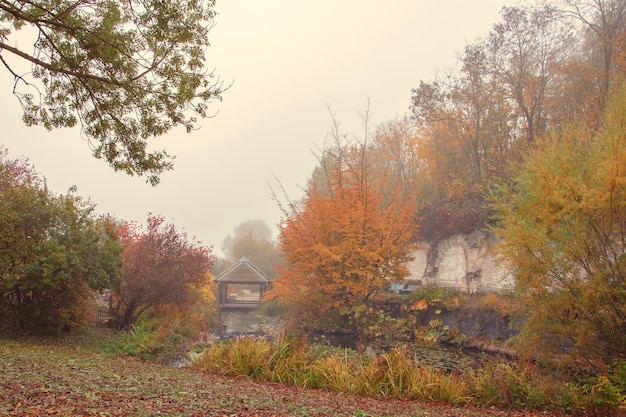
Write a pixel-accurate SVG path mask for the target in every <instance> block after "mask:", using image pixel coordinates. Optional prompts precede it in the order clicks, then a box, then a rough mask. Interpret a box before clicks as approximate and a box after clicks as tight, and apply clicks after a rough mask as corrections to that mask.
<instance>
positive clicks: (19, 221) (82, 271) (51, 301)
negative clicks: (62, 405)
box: [0, 149, 121, 332]
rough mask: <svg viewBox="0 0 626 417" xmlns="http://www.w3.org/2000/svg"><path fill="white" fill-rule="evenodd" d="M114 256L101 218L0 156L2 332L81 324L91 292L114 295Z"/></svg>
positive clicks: (109, 233)
mask: <svg viewBox="0 0 626 417" xmlns="http://www.w3.org/2000/svg"><path fill="white" fill-rule="evenodd" d="M120 251H121V248H120V247H119V245H118V244H117V241H116V236H115V235H114V233H113V229H112V227H111V222H110V220H109V219H108V218H104V217H101V218H96V217H95V216H94V215H93V205H92V204H90V203H89V202H85V201H83V200H81V199H80V198H79V197H76V196H74V195H72V194H67V195H60V196H55V195H53V194H52V193H51V192H50V191H49V190H48V189H47V188H46V187H45V181H44V179H43V178H42V177H40V176H39V175H37V174H36V173H35V171H34V170H33V168H32V167H31V166H30V165H28V164H27V163H26V162H24V161H19V160H9V159H7V158H6V151H4V150H2V149H0V313H1V314H2V315H3V317H6V318H7V319H8V320H6V322H5V323H3V325H7V324H8V325H9V326H10V327H12V328H14V329H16V330H19V331H22V332H30V331H32V330H33V329H35V328H36V327H38V326H41V325H54V326H65V325H75V324H84V322H85V320H88V318H89V317H91V311H92V310H91V309H92V308H93V300H94V298H93V291H97V290H101V289H103V288H110V287H115V286H117V284H118V280H119V268H120V258H119V254H120Z"/></svg>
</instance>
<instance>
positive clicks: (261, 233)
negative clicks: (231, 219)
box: [214, 219, 284, 279]
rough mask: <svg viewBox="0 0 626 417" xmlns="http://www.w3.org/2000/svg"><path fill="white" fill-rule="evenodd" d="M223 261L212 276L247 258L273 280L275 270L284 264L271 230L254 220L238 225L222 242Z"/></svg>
mask: <svg viewBox="0 0 626 417" xmlns="http://www.w3.org/2000/svg"><path fill="white" fill-rule="evenodd" d="M221 248H222V251H223V252H224V259H223V260H222V261H221V262H220V261H218V264H217V265H216V268H215V271H214V272H215V273H214V275H219V274H220V272H221V271H223V270H224V269H226V268H228V267H229V266H230V265H232V264H233V263H235V262H237V261H238V260H239V259H241V258H242V257H244V256H245V257H247V258H248V259H249V260H250V261H251V262H252V263H253V264H254V265H255V266H256V267H258V268H259V269H260V270H261V271H263V272H264V273H265V275H267V276H268V278H270V279H273V278H274V277H276V273H277V272H276V270H277V267H278V266H279V265H281V264H282V263H283V262H284V258H283V255H282V254H281V252H280V249H279V248H278V246H277V245H276V243H275V242H274V240H273V234H272V229H271V228H270V227H269V226H268V225H267V223H266V222H265V220H261V219H255V220H247V221H245V222H242V223H240V224H239V225H238V226H237V227H235V229H234V234H233V236H230V235H229V236H227V237H226V238H224V240H223V242H222V246H221Z"/></svg>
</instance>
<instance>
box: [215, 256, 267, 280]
mask: <svg viewBox="0 0 626 417" xmlns="http://www.w3.org/2000/svg"><path fill="white" fill-rule="evenodd" d="M215 282H218V283H219V282H230V283H242V284H243V283H246V284H257V283H258V284H266V283H269V282H270V280H269V278H267V276H266V275H265V274H264V273H263V271H261V270H260V269H259V268H257V267H256V266H254V264H253V263H252V262H250V259H248V258H247V257H245V256H244V257H242V258H241V259H240V260H239V261H238V262H237V263H236V264H234V265H233V266H231V267H230V268H228V269H227V270H225V271H224V272H222V273H221V274H219V275H218V276H217V277H216V278H215Z"/></svg>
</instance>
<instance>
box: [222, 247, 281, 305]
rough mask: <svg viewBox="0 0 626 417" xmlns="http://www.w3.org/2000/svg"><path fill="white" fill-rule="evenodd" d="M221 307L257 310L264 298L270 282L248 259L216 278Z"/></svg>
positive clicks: (242, 259) (240, 261) (244, 258)
mask: <svg viewBox="0 0 626 417" xmlns="http://www.w3.org/2000/svg"><path fill="white" fill-rule="evenodd" d="M215 282H216V283H217V299H218V302H219V305H220V307H226V308H255V307H257V306H258V305H259V302H260V301H261V299H262V298H263V293H264V292H265V290H266V289H267V287H268V285H269V283H270V280H269V279H268V278H267V276H266V275H265V274H264V273H263V271H261V270H260V269H259V268H257V267H256V266H254V264H252V262H250V260H249V259H248V258H247V257H245V256H244V257H243V258H241V259H240V260H239V261H238V262H237V263H236V264H234V265H233V266H231V267H230V268H228V269H227V270H225V271H224V272H222V273H221V274H219V275H218V276H217V277H216V278H215Z"/></svg>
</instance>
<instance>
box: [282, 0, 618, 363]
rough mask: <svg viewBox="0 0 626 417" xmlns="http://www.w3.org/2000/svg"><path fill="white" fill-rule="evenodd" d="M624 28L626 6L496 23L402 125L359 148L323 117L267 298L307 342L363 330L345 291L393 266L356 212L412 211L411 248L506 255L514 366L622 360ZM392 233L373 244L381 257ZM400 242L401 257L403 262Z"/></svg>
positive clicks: (591, 4) (593, 2)
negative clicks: (490, 240)
mask: <svg viewBox="0 0 626 417" xmlns="http://www.w3.org/2000/svg"><path fill="white" fill-rule="evenodd" d="M625 13H626V1H623V0H620V1H617V0H611V1H609V0H607V1H604V0H589V1H573V0H572V1H570V0H567V1H560V2H551V3H548V2H545V3H541V4H537V5H535V6H519V7H504V8H503V9H502V11H501V20H500V21H499V22H496V23H495V24H494V25H493V28H492V30H491V31H490V32H489V33H488V35H487V36H485V37H484V38H482V39H478V40H477V41H475V42H474V43H471V44H468V45H467V46H466V47H465V49H464V50H463V51H462V52H461V53H460V54H459V56H458V59H457V61H456V65H454V66H453V67H452V69H450V70H447V71H445V72H443V73H439V74H437V75H436V76H435V77H434V79H433V80H429V81H425V80H423V81H419V82H418V83H417V86H416V87H415V88H414V89H413V90H412V91H411V93H412V95H411V102H410V108H409V110H410V113H409V115H408V117H406V118H399V119H396V120H392V121H388V122H385V123H382V124H380V125H379V126H376V127H375V128H373V127H372V126H370V125H369V121H368V120H367V118H366V119H364V127H365V129H364V135H363V136H362V138H361V139H362V140H361V141H360V142H358V143H352V142H351V141H350V140H349V138H350V136H349V135H348V134H346V133H344V132H341V131H340V129H339V126H340V124H339V122H338V120H337V119H336V117H335V116H334V115H333V114H331V126H330V129H329V139H330V140H328V139H327V140H326V141H324V142H323V144H322V145H321V146H320V147H319V148H318V149H317V151H318V152H317V155H318V161H319V163H318V165H317V167H316V168H315V169H314V171H313V172H312V174H311V177H310V179H309V182H308V184H307V187H306V193H305V197H304V199H303V200H302V201H291V200H290V199H289V198H288V197H285V198H283V201H281V202H280V205H281V208H282V209H283V213H284V218H283V221H282V223H281V225H280V243H281V247H282V250H283V252H284V253H285V254H286V257H287V260H288V263H287V264H286V266H285V267H284V268H283V269H282V270H281V275H280V277H279V278H278V279H277V280H276V282H275V283H276V286H275V294H279V298H280V297H282V298H283V299H285V300H287V301H288V302H289V303H290V304H292V307H294V306H296V307H299V308H301V309H302V310H301V311H300V312H301V313H302V317H308V318H310V319H309V320H308V323H307V324H309V325H311V326H312V327H315V326H316V325H317V326H319V323H322V322H324V319H328V320H331V321H332V320H337V319H336V317H337V316H341V315H342V314H344V318H345V317H350V318H351V319H350V320H347V321H346V322H349V323H352V324H353V326H356V327H358V326H359V320H358V319H363V318H364V315H361V313H360V311H370V310H368V308H369V307H368V308H364V307H357V306H356V304H354V302H355V300H359V299H360V300H361V301H363V300H366V299H368V296H369V294H370V292H369V291H368V290H367V289H364V288H360V289H356V288H357V285H356V284H355V285H353V281H352V277H354V276H357V275H358V274H359V273H361V274H365V275H367V274H368V272H367V271H370V270H369V269H368V268H370V267H372V268H374V267H376V266H380V265H382V264H386V265H395V264H394V263H393V261H391V260H390V259H392V258H385V256H386V255H388V254H390V253H392V252H390V250H389V249H390V248H389V247H385V249H384V250H383V247H384V245H381V246H378V247H376V245H373V246H368V245H369V243H371V241H372V240H374V239H373V238H372V237H371V236H370V237H369V238H365V237H364V238H363V239H361V240H359V239H356V236H360V235H359V233H362V232H364V231H365V230H368V225H370V224H371V225H373V224H376V223H375V222H372V219H373V218H374V217H371V216H373V214H372V213H373V212H369V211H368V210H366V209H364V207H368V209H372V210H374V209H373V206H375V207H377V209H376V210H382V211H378V215H381V214H382V213H384V210H385V208H386V207H391V205H393V204H399V203H400V202H404V201H406V199H407V198H408V199H410V204H409V206H410V210H409V209H408V208H407V210H409V211H412V212H413V213H414V217H413V225H412V233H413V234H412V238H411V242H416V241H419V240H422V239H424V240H429V241H431V242H437V241H439V240H441V239H445V238H447V237H450V236H452V235H455V234H459V233H468V232H471V231H474V230H480V229H482V230H490V231H492V232H494V233H497V234H498V235H500V236H501V237H503V238H504V241H505V243H504V244H503V246H502V248H501V252H500V254H501V256H502V260H503V261H504V262H506V263H507V264H508V265H510V266H511V268H512V271H513V273H514V276H515V278H516V282H517V290H518V291H519V296H520V300H522V301H523V302H524V303H525V304H524V305H525V306H526V313H527V316H526V320H525V323H526V325H525V327H524V329H523V331H522V336H521V337H520V338H519V341H520V345H519V346H518V347H519V348H520V350H524V349H527V350H529V351H532V352H533V354H534V355H536V356H544V355H545V356H546V357H549V356H552V357H558V358H559V359H560V360H563V361H569V362H570V363H573V364H575V365H576V366H579V367H580V368H581V369H582V368H585V369H589V368H590V367H591V368H595V369H597V370H606V368H607V367H608V366H610V365H611V363H613V361H615V360H620V359H621V360H623V359H625V357H624V352H626V349H625V348H624V346H623V344H624V341H623V340H622V336H621V335H623V333H624V328H626V315H625V314H624V312H623V311H622V308H621V306H622V305H623V301H624V300H622V298H623V297H622V296H623V293H624V292H625V291H626V281H624V279H623V276H624V274H625V271H624V265H623V262H622V258H624V247H625V245H624V243H623V242H622V240H623V239H622V237H623V230H622V221H621V220H620V219H622V217H623V214H621V206H622V205H623V203H624V201H626V198H625V197H624V196H622V191H623V189H622V188H623V184H622V183H623V180H624V178H625V177H626V175H625V174H624V172H622V169H621V166H622V165H623V161H621V159H620V158H621V156H620V155H621V154H622V153H623V149H624V146H625V145H624V144H623V143H622V142H623V141H622V140H621V137H622V136H623V132H622V131H623V128H621V127H620V126H622V127H623V126H624V123H626V113H624V112H623V111H622V110H623V108H622V107H623V103H622V102H623V97H624V89H623V85H624V75H625V72H624V70H625V69H626V67H625V65H624V64H625V62H626V60H625V58H626V54H625V49H624V48H625V46H626V34H625V30H624V29H625V28H626V27H625ZM368 112H369V109H368V110H366V111H365V112H364V115H367V114H368ZM372 193H373V194H372ZM364 202H367V204H365V203H364ZM361 204H365V205H361ZM399 207H400V206H396V208H399ZM348 213H361V215H362V216H363V217H359V218H358V219H357V218H356V217H350V215H349V214H348ZM366 213H367V214H366ZM396 213H400V211H398V212H396ZM403 213H404V212H403ZM400 218H403V217H400V216H397V217H395V218H394V220H393V221H391V220H389V219H388V220H387V221H385V223H386V224H388V225H389V227H390V228H391V229H390V230H385V231H383V230H382V229H380V230H377V231H376V232H373V233H374V235H377V236H378V240H377V241H376V242H377V243H381V242H384V241H385V239H386V238H387V237H389V236H390V233H392V231H393V228H394V227H398V226H399V225H400V224H402V221H400V220H399V219H400ZM356 224H358V225H360V228H359V229H358V230H359V231H358V232H357V230H356V229H353V228H352V227H353V226H354V225H356ZM373 230H375V227H374V229H373ZM402 236H404V235H402ZM352 239H356V240H354V241H353V240H352ZM403 239H404V237H403V238H402V239H399V240H396V241H395V242H396V243H397V244H398V246H397V247H394V250H399V252H397V253H398V254H402V256H401V257H400V258H402V257H404V256H405V255H406V257H404V258H403V260H404V261H406V260H407V259H408V257H409V254H408V253H407V254H404V253H403V252H402V250H403V249H401V248H408V247H409V246H404V245H405V243H406V242H405V241H404V240H403ZM348 242H352V244H349V243H348ZM347 254H350V255H351V256H353V257H354V259H356V257H358V256H363V258H360V259H361V260H360V261H359V262H356V261H355V262H352V260H354V259H353V258H350V257H348V255H347ZM366 254H368V255H366ZM349 259H350V260H349ZM383 259H385V260H384V261H383ZM379 261H380V262H379ZM306 265H309V268H308V269H307V268H306V267H305V266H306ZM350 265H359V266H354V267H351V266H350ZM346 268H347V269H346ZM348 270H349V271H348ZM342 271H343V272H342ZM370 272H372V271H370ZM352 273H354V274H356V275H352ZM367 276H374V275H367ZM398 276H399V277H402V276H403V275H402V274H398ZM335 277H336V278H335ZM354 281H355V282H358V283H360V285H364V284H365V283H373V282H376V279H375V278H371V279H367V278H364V277H359V278H356V279H355V280H354ZM382 287H383V285H382V284H381V287H376V288H377V289H376V290H375V291H374V292H376V291H379V290H380V289H382ZM352 290H354V291H356V292H354V291H352ZM357 293H358V294H357ZM342 297H343V298H342ZM357 304H358V303H357ZM608 305H610V306H611V307H606V306H608ZM340 306H342V307H340ZM296 307H294V308H296ZM370 307H371V306H370ZM333 308H336V310H335V311H334V312H333ZM350 309H352V310H350ZM360 309H363V310H360ZM357 311H359V313H357V314H355V312H357ZM350 314H352V316H350ZM333 315H334V317H335V319H333V318H332V317H333ZM357 316H358V318H357ZM305 321H306V320H305ZM335 322H336V321H335ZM316 323H317V324H316ZM364 323H365V321H364V322H362V323H361V325H362V324H364ZM327 324H328V322H325V324H324V325H327ZM344 325H345V322H344ZM583 329H584V330H583ZM355 331H357V332H358V331H359V330H356V329H355ZM544 336H545V337H544ZM540 339H541V340H540ZM538 346H541V349H540V351H538V350H537V347H538Z"/></svg>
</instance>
